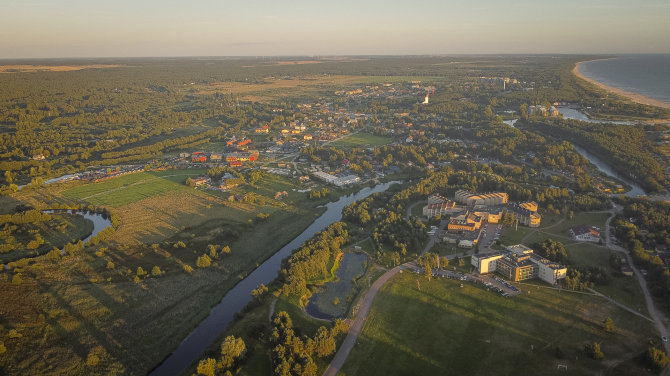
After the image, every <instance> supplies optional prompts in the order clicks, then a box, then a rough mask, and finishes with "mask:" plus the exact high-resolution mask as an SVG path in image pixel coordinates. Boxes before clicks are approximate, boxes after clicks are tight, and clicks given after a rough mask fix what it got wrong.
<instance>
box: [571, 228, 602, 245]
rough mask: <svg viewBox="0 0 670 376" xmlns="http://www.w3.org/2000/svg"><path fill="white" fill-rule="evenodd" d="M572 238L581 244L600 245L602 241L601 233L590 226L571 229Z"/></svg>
mask: <svg viewBox="0 0 670 376" xmlns="http://www.w3.org/2000/svg"><path fill="white" fill-rule="evenodd" d="M570 236H572V238H573V239H575V240H578V241H581V242H593V243H598V242H599V241H600V233H599V232H598V231H596V230H595V229H594V228H593V227H592V226H589V225H577V226H573V227H571V228H570Z"/></svg>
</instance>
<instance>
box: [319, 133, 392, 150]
mask: <svg viewBox="0 0 670 376" xmlns="http://www.w3.org/2000/svg"><path fill="white" fill-rule="evenodd" d="M391 141H392V140H391V139H390V138H388V137H382V136H375V135H373V134H369V133H356V134H352V135H351V136H347V137H345V138H343V139H341V140H337V141H335V142H333V143H331V144H330V145H331V146H334V147H336V148H337V147H342V148H347V147H349V148H351V147H368V146H380V145H386V144H388V143H389V142H391Z"/></svg>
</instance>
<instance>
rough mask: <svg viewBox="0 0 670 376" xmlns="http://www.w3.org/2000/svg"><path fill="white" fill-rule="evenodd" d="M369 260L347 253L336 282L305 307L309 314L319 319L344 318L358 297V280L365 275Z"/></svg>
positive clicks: (326, 285)
mask: <svg viewBox="0 0 670 376" xmlns="http://www.w3.org/2000/svg"><path fill="white" fill-rule="evenodd" d="M367 258H368V257H367V256H366V255H365V254H363V253H353V252H351V253H345V254H344V255H343V256H342V259H341V260H340V267H339V268H338V269H337V272H336V273H335V280H333V281H330V282H327V283H326V284H325V285H324V286H322V291H319V292H317V293H315V294H314V295H312V297H311V298H310V299H309V303H308V304H307V306H306V307H305V310H306V311H307V313H308V314H309V315H310V316H312V317H316V318H317V319H325V320H333V319H336V318H344V316H345V315H346V314H347V310H348V309H349V305H350V304H351V301H352V300H353V298H354V296H355V295H356V288H357V287H358V286H357V284H356V280H357V278H360V277H361V276H363V274H364V273H365V268H366V261H367Z"/></svg>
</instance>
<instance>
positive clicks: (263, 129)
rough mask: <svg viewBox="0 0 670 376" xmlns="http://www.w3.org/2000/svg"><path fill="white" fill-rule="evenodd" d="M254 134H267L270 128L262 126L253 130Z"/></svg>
mask: <svg viewBox="0 0 670 376" xmlns="http://www.w3.org/2000/svg"><path fill="white" fill-rule="evenodd" d="M254 132H255V133H269V132H270V127H268V126H267V125H262V126H260V127H258V128H256V129H254Z"/></svg>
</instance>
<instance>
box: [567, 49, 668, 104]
mask: <svg viewBox="0 0 670 376" xmlns="http://www.w3.org/2000/svg"><path fill="white" fill-rule="evenodd" d="M591 61H592V60H591ZM582 63H585V61H582V62H579V63H577V64H576V65H575V67H574V68H573V69H572V73H573V74H574V75H575V76H577V77H579V78H581V79H582V80H584V81H587V82H589V83H592V84H593V85H595V86H597V87H599V88H601V89H603V90H606V91H609V92H611V93H613V94H616V95H620V96H622V97H626V98H628V99H630V100H631V101H633V102H635V103H639V104H646V105H649V106H656V107H661V108H667V109H670V104H668V103H665V102H663V101H660V100H658V99H654V98H649V97H648V96H646V95H642V94H638V93H632V92H630V91H626V90H623V89H619V88H617V87H613V86H609V85H606V84H604V83H602V82H600V81H596V80H594V79H592V78H590V77H586V76H585V75H584V74H583V73H582V72H581V71H580V69H579V68H580V65H581V64H582Z"/></svg>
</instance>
